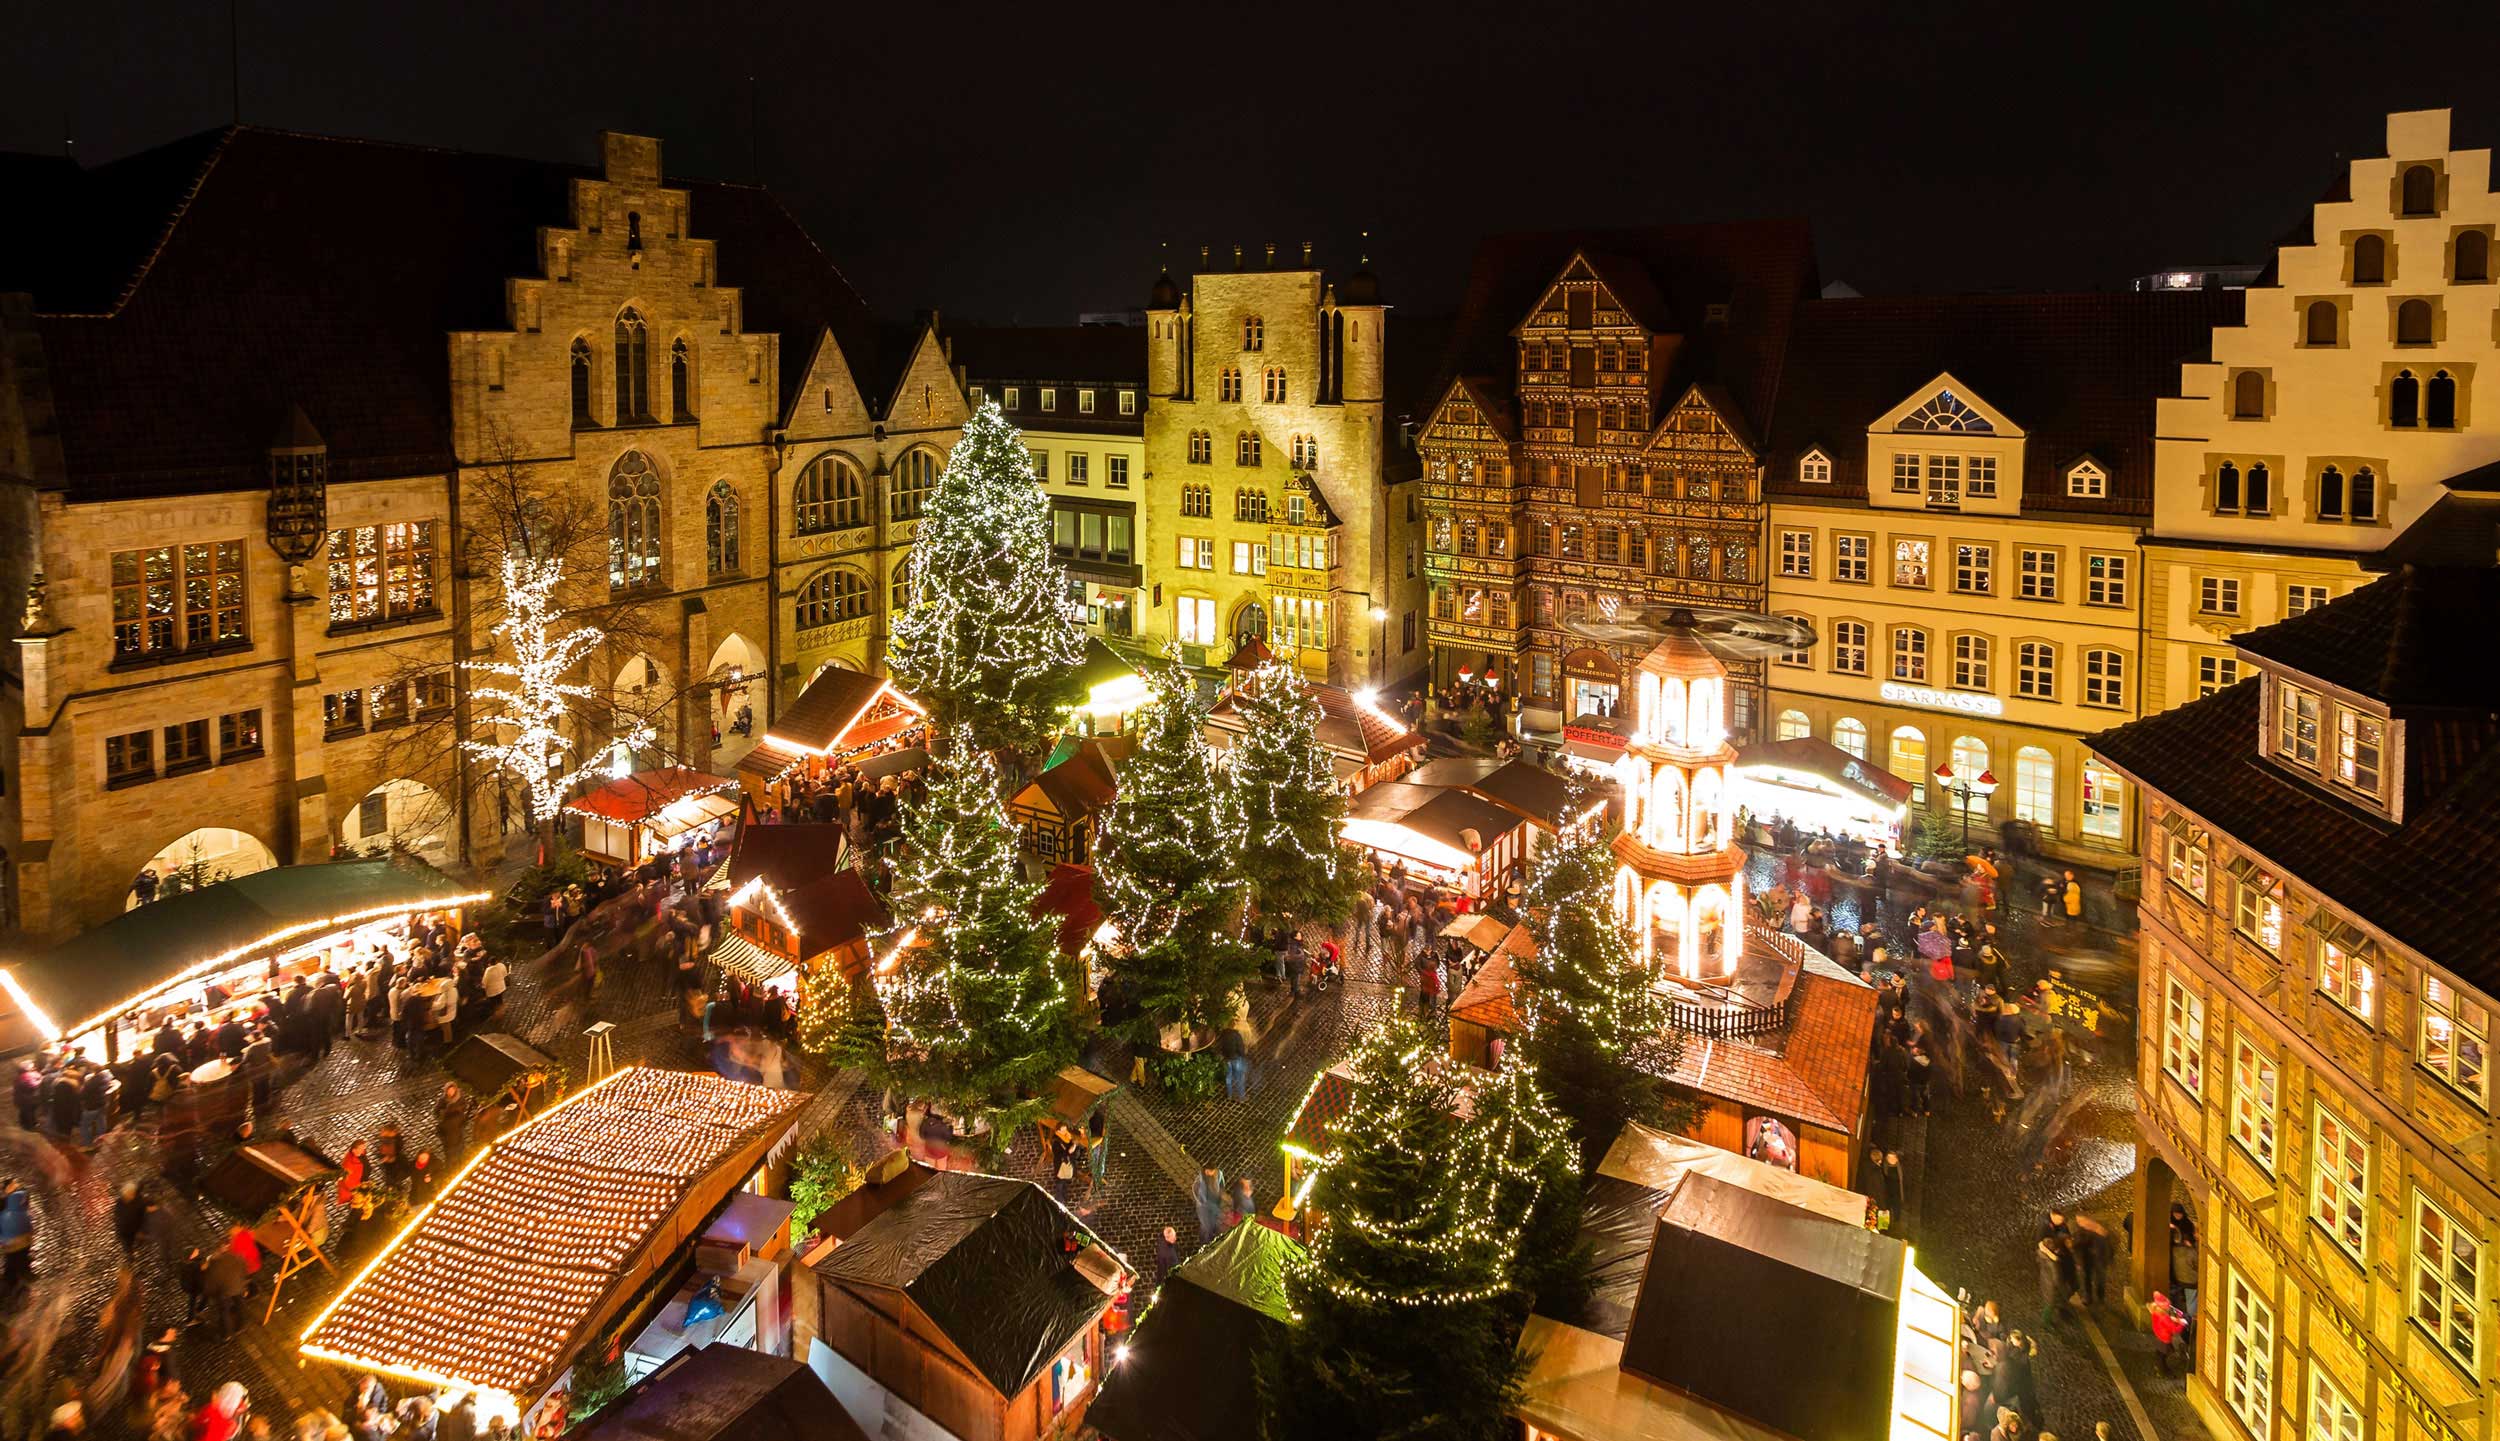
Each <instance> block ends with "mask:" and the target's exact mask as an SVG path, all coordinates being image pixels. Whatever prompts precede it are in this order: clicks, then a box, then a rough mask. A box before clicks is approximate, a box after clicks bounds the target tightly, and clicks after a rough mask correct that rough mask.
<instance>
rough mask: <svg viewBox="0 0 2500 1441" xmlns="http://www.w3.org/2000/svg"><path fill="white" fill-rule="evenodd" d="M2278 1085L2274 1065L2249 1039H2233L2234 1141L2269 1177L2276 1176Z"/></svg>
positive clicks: (2232, 1133) (2232, 1120)
mask: <svg viewBox="0 0 2500 1441" xmlns="http://www.w3.org/2000/svg"><path fill="white" fill-rule="evenodd" d="M2276 1084H2277V1076H2276V1073H2275V1067H2274V1062H2273V1061H2271V1060H2269V1059H2267V1057H2266V1056H2265V1055H2264V1054H2263V1053H2262V1052H2260V1051H2259V1050H2258V1049H2257V1048H2256V1047H2254V1046H2252V1045H2250V1044H2249V1043H2248V1038H2247V1037H2246V1036H2235V1037H2233V1038H2232V1049H2231V1138H2232V1139H2233V1140H2235V1141H2237V1142H2239V1143H2240V1147H2241V1149H2243V1150H2245V1151H2247V1152H2248V1156H2249V1159H2250V1160H2252V1161H2255V1162H2256V1163H2257V1164H2258V1166H2259V1167H2261V1168H2263V1170H2264V1171H2265V1173H2266V1174H2267V1175H2269V1176H2271V1175H2273V1174H2274V1109H2275V1102H2276V1100H2277V1095H2276Z"/></svg>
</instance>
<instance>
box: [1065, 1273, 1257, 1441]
mask: <svg viewBox="0 0 2500 1441" xmlns="http://www.w3.org/2000/svg"><path fill="white" fill-rule="evenodd" d="M1301 1254H1302V1247H1301V1246H1300V1245H1298V1244H1296V1243H1295V1242H1294V1241H1292V1240H1290V1239H1288V1238H1287V1237H1286V1236H1284V1235H1283V1234H1282V1233H1280V1232H1278V1231H1276V1230H1274V1229H1272V1228H1270V1227H1267V1226H1235V1227H1234V1228H1233V1229H1232V1230H1230V1231H1227V1232H1225V1233H1224V1234H1223V1235H1222V1236H1220V1237H1218V1238H1217V1239H1216V1240H1215V1242H1214V1243H1213V1244H1211V1245H1208V1246H1206V1247H1203V1248H1202V1249H1200V1250H1199V1252H1198V1253H1197V1254H1196V1255H1194V1256H1191V1257H1190V1258H1189V1259H1188V1260H1186V1261H1183V1262H1182V1263H1181V1264H1180V1265H1179V1266H1178V1267H1176V1268H1174V1269H1173V1271H1172V1274H1170V1275H1169V1276H1166V1277H1165V1278H1164V1279H1163V1286H1162V1288H1161V1289H1160V1290H1158V1291H1157V1292H1156V1293H1155V1298H1154V1305H1153V1306H1152V1307H1150V1308H1149V1309H1148V1310H1147V1312H1146V1314H1145V1316H1144V1317H1143V1318H1142V1319H1140V1320H1139V1322H1138V1323H1137V1329H1136V1330H1135V1331H1134V1332H1132V1333H1131V1334H1130V1336H1129V1338H1128V1340H1127V1341H1126V1342H1125V1343H1124V1349H1123V1351H1122V1353H1121V1359H1120V1360H1119V1361H1118V1362H1117V1363H1116V1364H1115V1365H1113V1366H1112V1367H1111V1368H1110V1370H1109V1374H1108V1375H1106V1376H1105V1377H1104V1378H1103V1383H1102V1390H1101V1391H1100V1392H1099V1393H1098V1394H1097V1395H1096V1396H1095V1397H1094V1404H1093V1405H1091V1406H1089V1407H1087V1408H1086V1411H1085V1424H1086V1425H1087V1426H1090V1427H1092V1428H1093V1429H1094V1430H1095V1431H1097V1432H1099V1433H1101V1435H1102V1436H1103V1438H1104V1441H1259V1436H1260V1425H1261V1418H1262V1417H1263V1416H1264V1415H1265V1414H1266V1413H1265V1410H1264V1408H1262V1407H1261V1406H1260V1404H1259V1379H1258V1366H1257V1362H1258V1357H1259V1354H1260V1353H1261V1352H1262V1351H1263V1350H1265V1349H1266V1348H1268V1347H1270V1346H1273V1345H1275V1344H1277V1343H1278V1342H1280V1341H1281V1340H1283V1339H1284V1336H1285V1329H1286V1327H1287V1325H1288V1324H1289V1323H1290V1320H1291V1314H1292V1313H1291V1311H1290V1309H1289V1308H1288V1306H1287V1304H1286V1301H1285V1271H1286V1268H1287V1267H1289V1266H1291V1265H1292V1264H1294V1262H1295V1261H1296V1260H1298V1259H1299V1258H1300V1256H1301Z"/></svg>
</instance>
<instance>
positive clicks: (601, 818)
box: [564, 766, 738, 869]
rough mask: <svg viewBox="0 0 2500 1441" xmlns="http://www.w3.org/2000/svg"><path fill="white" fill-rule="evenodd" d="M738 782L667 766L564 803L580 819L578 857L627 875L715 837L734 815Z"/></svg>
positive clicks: (637, 774)
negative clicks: (653, 860) (618, 868)
mask: <svg viewBox="0 0 2500 1441" xmlns="http://www.w3.org/2000/svg"><path fill="white" fill-rule="evenodd" d="M737 791H738V782H737V781H735V780H733V779H732V778H730V777H728V776H716V775H712V774H709V773H708V772H705V771H697V770H688V769H686V768H685V767H684V766H667V767H664V768H662V769H659V770H649V771H636V772H634V773H633V774H632V775H627V776H618V777H617V778H615V779H614V780H611V781H609V782H607V783H606V784H605V785H602V786H599V787H598V788H596V789H594V790H591V791H587V792H585V793H583V794H581V795H578V796H575V797H574V798H573V799H571V800H569V801H566V802H565V803H564V808H565V810H566V811H568V812H570V813H572V814H574V815H577V816H580V817H581V818H582V854H583V855H585V856H588V857H590V858H591V859H592V860H594V861H604V862H606V863H607V864H609V865H612V866H622V867H625V868H627V869H631V868H633V867H635V866H638V865H641V864H642V863H643V862H644V861H647V860H650V859H651V858H652V857H654V856H659V855H665V854H668V853H670V852H672V851H675V850H676V849H677V848H678V847H680V846H682V845H685V844H687V843H688V842H689V841H693V840H698V839H701V838H704V837H709V836H711V835H714V834H716V833H718V831H719V830H720V828H721V827H722V826H724V825H726V824H728V823H729V821H730V820H731V819H733V818H734V817H735V816H736V815H737V814H738V795H737Z"/></svg>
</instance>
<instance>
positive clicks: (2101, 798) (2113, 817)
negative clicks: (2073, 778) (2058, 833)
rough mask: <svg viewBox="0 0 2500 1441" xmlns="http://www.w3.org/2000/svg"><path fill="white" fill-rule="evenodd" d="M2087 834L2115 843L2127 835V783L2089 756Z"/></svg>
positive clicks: (2085, 770)
mask: <svg viewBox="0 0 2500 1441" xmlns="http://www.w3.org/2000/svg"><path fill="white" fill-rule="evenodd" d="M2083 833H2084V834H2085V835H2087V836H2091V837H2094V838H2096V839H2099V840H2105V841H2110V842H2113V843H2115V842H2118V841H2123V840H2124V839H2126V835H2127V782H2126V780H2125V778H2124V777H2122V776H2120V775H2119V774H2118V772H2116V771H2114V770H2111V769H2110V768H2109V767H2108V766H2105V765H2103V764H2101V763H2100V762H2099V761H2096V760H2093V759H2090V758H2089V757H2087V758H2086V759H2085V760H2084V763H2083Z"/></svg>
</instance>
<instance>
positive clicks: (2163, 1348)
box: [2145, 1291, 2196, 1376]
mask: <svg viewBox="0 0 2500 1441" xmlns="http://www.w3.org/2000/svg"><path fill="white" fill-rule="evenodd" d="M2145 1319H2146V1320H2147V1321H2148V1322H2149V1323H2150V1324H2151V1326H2152V1328H2153V1344H2154V1346H2156V1347H2157V1348H2159V1358H2158V1364H2159V1365H2160V1367H2161V1374H2163V1375H2164V1376H2167V1375H2169V1374H2170V1362H2171V1359H2172V1358H2173V1357H2176V1358H2178V1359H2179V1360H2180V1361H2181V1362H2182V1363H2183V1364H2184V1365H2185V1366H2187V1367H2189V1368H2191V1369H2192V1368H2193V1367H2194V1366H2195V1365H2196V1362H2195V1361H2194V1359H2193V1358H2191V1357H2189V1356H2188V1354H2187V1347H2186V1345H2185V1342H2186V1339H2187V1328H2188V1318H2187V1313H2186V1312H2184V1311H2181V1310H2180V1309H2179V1308H2178V1307H2176V1306H2173V1305H2171V1304H2170V1298H2169V1297H2168V1296H2166V1295H2163V1294H2162V1293H2161V1292H2159V1291H2155V1292H2154V1293H2153V1304H2152V1306H2151V1307H2150V1308H2149V1309H2148V1310H2147V1312H2146V1317H2145Z"/></svg>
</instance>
